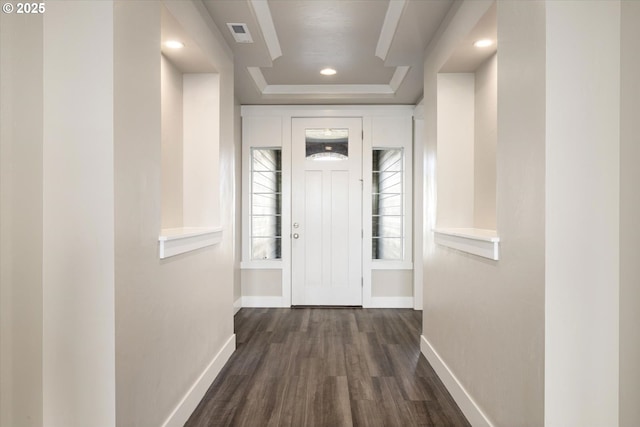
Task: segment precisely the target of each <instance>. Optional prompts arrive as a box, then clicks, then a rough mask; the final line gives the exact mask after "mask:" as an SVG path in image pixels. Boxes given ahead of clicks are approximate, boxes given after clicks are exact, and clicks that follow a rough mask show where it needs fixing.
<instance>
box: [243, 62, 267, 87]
mask: <svg viewBox="0 0 640 427" xmlns="http://www.w3.org/2000/svg"><path fill="white" fill-rule="evenodd" d="M247 71H248V72H249V75H251V78H252V79H253V82H254V83H255V84H256V87H257V88H258V90H259V91H260V92H262V93H264V90H265V89H266V88H267V86H268V85H267V81H266V80H265V78H264V74H262V70H261V69H260V67H247Z"/></svg>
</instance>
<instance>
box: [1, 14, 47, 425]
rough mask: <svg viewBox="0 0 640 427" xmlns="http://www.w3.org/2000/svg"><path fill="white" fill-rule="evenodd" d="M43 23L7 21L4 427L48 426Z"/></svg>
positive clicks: (28, 18) (12, 17) (5, 17)
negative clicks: (45, 390)
mask: <svg viewBox="0 0 640 427" xmlns="http://www.w3.org/2000/svg"><path fill="white" fill-rule="evenodd" d="M42 22H43V17H42V16H37V15H18V14H5V13H3V14H1V15H0V43H1V44H0V93H1V94H2V95H1V96H0V123H1V125H0V426H2V427H13V426H25V427H30V426H34V427H35V426H42V328H43V325H42V215H43V212H42V209H43V207H42V186H43V181H42V174H43V171H42V150H43V147H42V96H43V63H42V61H43V57H42V44H43V38H42V34H43V29H42Z"/></svg>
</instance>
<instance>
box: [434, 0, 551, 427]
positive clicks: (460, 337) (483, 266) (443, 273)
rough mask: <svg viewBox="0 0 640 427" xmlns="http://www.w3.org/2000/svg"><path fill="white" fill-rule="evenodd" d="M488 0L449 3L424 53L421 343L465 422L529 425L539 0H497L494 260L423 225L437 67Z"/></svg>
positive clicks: (536, 358)
mask: <svg viewBox="0 0 640 427" xmlns="http://www.w3.org/2000/svg"><path fill="white" fill-rule="evenodd" d="M491 4H492V2H490V1H486V2H485V1H468V2H464V3H462V4H461V5H457V6H459V7H458V8H456V7H454V8H453V9H452V11H451V12H450V15H449V17H448V25H447V26H446V27H443V28H442V29H441V31H440V32H439V34H438V36H437V37H438V41H437V42H434V43H433V44H432V45H431V47H430V48H429V50H428V51H427V56H426V60H425V96H424V108H425V158H424V164H425V165H426V171H425V173H426V185H425V195H424V198H425V206H426V210H425V213H424V223H425V224H424V230H425V231H424V239H425V253H424V315H423V352H425V354H427V355H428V356H429V359H430V361H431V362H432V364H434V366H436V368H437V369H438V372H439V374H440V375H441V377H443V378H444V379H445V380H446V383H447V385H448V386H449V387H450V390H452V391H453V392H454V396H455V397H456V398H457V399H458V401H459V402H460V403H461V404H462V406H463V410H464V411H465V413H466V414H467V416H468V418H469V420H470V421H471V423H472V425H477V426H481V425H488V423H492V424H493V425H496V426H532V427H533V426H540V425H543V422H544V394H543V393H544V168H545V166H544V107H545V105H544V100H545V98H544V87H545V86H544V72H545V68H544V64H545V58H544V49H545V35H544V4H542V3H540V2H499V3H498V39H499V40H500V42H499V43H500V48H499V56H500V58H499V60H498V104H497V105H498V111H500V117H499V121H498V124H497V133H498V143H497V153H496V161H497V176H498V179H497V188H496V199H497V201H498V203H497V228H498V230H499V231H500V238H501V243H500V245H501V259H500V261H498V262H493V261H488V260H485V259H481V258H478V257H475V256H472V255H468V254H463V253H460V252H457V251H454V250H450V249H448V248H444V247H440V246H436V245H435V244H434V242H433V233H432V232H431V229H432V227H433V226H434V225H435V224H434V220H435V212H434V205H435V203H436V201H437V203H438V204H439V203H440V196H441V193H440V191H438V194H436V193H435V191H436V190H435V185H434V182H435V179H436V176H435V172H434V170H435V169H436V168H437V167H439V163H437V162H439V158H436V152H437V154H438V155H439V147H438V140H437V135H438V133H437V126H438V124H439V123H438V121H437V110H436V109H437V107H438V103H437V72H438V70H439V69H440V67H441V66H442V64H444V62H445V61H446V60H447V59H448V57H449V55H450V53H451V51H452V50H453V49H454V48H455V47H457V46H458V44H459V43H460V41H461V40H462V39H463V37H465V36H466V35H467V34H468V32H469V31H470V30H471V29H472V28H473V27H474V26H475V24H476V22H477V21H478V19H480V17H481V16H483V14H484V13H485V12H486V11H487V10H488V8H489V7H490V6H491ZM437 177H438V179H439V178H440V175H439V173H438V175H437ZM437 184H438V187H439V186H440V182H438V183H437ZM439 212H440V209H439V208H438V213H439ZM438 219H440V218H438ZM429 346H430V348H431V350H433V351H431V350H429ZM434 352H435V353H437V355H436V354H435V353H434ZM446 368H448V369H449V370H450V371H449V372H447V370H446ZM454 377H455V378H457V380H458V381H459V383H458V384H456V383H455V380H454ZM465 393H466V394H465Z"/></svg>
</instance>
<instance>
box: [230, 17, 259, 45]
mask: <svg viewBox="0 0 640 427" xmlns="http://www.w3.org/2000/svg"><path fill="white" fill-rule="evenodd" d="M227 27H229V31H231V35H232V36H233V38H234V39H235V41H237V42H238V43H253V39H252V38H251V33H250V32H249V28H248V27H247V24H232V23H228V22H227Z"/></svg>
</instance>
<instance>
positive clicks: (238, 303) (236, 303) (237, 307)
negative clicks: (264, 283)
mask: <svg viewBox="0 0 640 427" xmlns="http://www.w3.org/2000/svg"><path fill="white" fill-rule="evenodd" d="M241 308H242V297H240V298H238V299H237V300H235V301H234V302H233V315H234V316H235V315H236V314H237V313H238V312H239V311H240V309H241Z"/></svg>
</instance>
